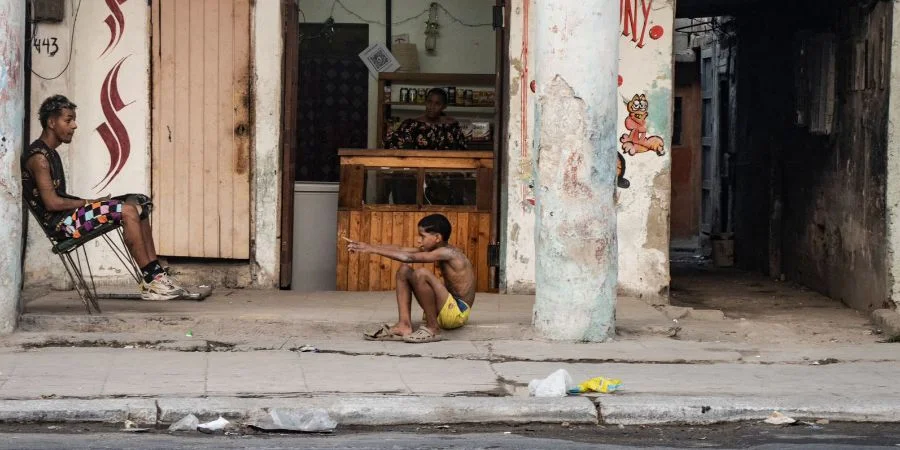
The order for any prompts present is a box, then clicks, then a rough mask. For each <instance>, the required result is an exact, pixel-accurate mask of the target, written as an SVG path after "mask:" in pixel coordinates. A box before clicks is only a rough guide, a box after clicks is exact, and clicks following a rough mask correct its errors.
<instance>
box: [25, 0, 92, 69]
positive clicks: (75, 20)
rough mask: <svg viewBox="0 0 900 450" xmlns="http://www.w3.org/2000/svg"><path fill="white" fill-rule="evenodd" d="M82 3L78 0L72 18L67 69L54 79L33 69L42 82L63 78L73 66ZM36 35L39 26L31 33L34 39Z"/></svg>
mask: <svg viewBox="0 0 900 450" xmlns="http://www.w3.org/2000/svg"><path fill="white" fill-rule="evenodd" d="M81 2H82V0H78V6H77V7H76V8H75V13H74V14H73V18H72V33H71V36H70V37H69V58H68V59H67V60H66V65H65V67H63V68H62V70H61V71H60V72H59V73H58V74H56V76H53V77H45V76H43V75H41V74H39V73H37V72H35V71H34V69H31V73H33V74H34V75H35V76H36V77H38V78H40V79H42V80H47V81H52V80H55V79H57V78H59V77H61V76H62V75H63V74H64V73H66V70H69V65H70V64H72V50H73V49H74V48H75V25H76V24H78V12H79V11H81ZM73 3H74V2H73ZM35 33H37V24H35V26H34V29H33V30H32V32H31V38H32V39H34V36H35ZM28 45H31V42H29V43H28Z"/></svg>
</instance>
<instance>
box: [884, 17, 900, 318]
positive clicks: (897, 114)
mask: <svg viewBox="0 0 900 450" xmlns="http://www.w3.org/2000/svg"><path fill="white" fill-rule="evenodd" d="M893 7H894V11H893V26H892V27H893V31H892V36H893V40H892V41H891V59H890V61H891V72H890V73H891V77H890V85H889V86H890V94H889V96H888V120H887V134H888V136H887V150H888V151H887V192H886V193H885V194H886V201H887V204H886V205H885V206H886V208H887V243H888V246H887V261H886V263H887V270H888V289H889V292H890V300H891V301H892V302H893V305H892V306H893V307H894V309H898V310H900V0H894V4H893Z"/></svg>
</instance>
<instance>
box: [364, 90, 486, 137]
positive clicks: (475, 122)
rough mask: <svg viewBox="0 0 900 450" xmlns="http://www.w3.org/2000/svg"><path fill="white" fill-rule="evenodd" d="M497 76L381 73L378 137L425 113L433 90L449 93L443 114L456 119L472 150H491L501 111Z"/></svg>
mask: <svg viewBox="0 0 900 450" xmlns="http://www.w3.org/2000/svg"><path fill="white" fill-rule="evenodd" d="M495 83H496V75H494V74H440V73H409V72H393V73H382V74H380V76H379V78H378V105H379V108H377V109H378V118H377V119H378V122H377V123H378V136H380V138H379V140H381V139H384V136H386V135H387V133H389V132H390V131H391V130H392V129H393V128H394V127H395V126H397V125H399V123H400V122H401V121H403V120H405V119H409V118H413V117H416V116H418V115H420V114H422V113H424V112H425V95H426V93H427V92H428V91H429V90H430V89H432V88H440V89H443V90H444V92H446V93H447V97H448V98H447V108H446V109H445V110H444V112H445V113H446V114H448V115H451V116H453V117H455V118H456V119H457V120H459V122H460V125H462V128H463V132H464V133H466V137H467V141H468V146H469V148H470V149H473V150H476V149H477V150H492V149H493V148H494V147H495V145H496V143H495V141H496V139H495V134H496V133H495V131H494V130H496V124H497V123H498V119H499V117H498V114H499V110H498V108H497V107H496V104H495V103H496V95H495Z"/></svg>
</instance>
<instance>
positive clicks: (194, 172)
mask: <svg viewBox="0 0 900 450" xmlns="http://www.w3.org/2000/svg"><path fill="white" fill-rule="evenodd" d="M187 3H190V5H191V6H190V13H189V14H190V28H189V35H188V41H187V42H185V44H186V45H187V46H188V52H189V56H188V61H186V64H187V65H188V77H189V80H188V90H187V91H182V95H185V96H186V97H188V108H190V109H189V110H188V122H187V125H188V128H187V129H185V134H187V142H188V146H187V147H186V148H185V150H186V151H187V153H188V164H189V168H188V190H187V191H185V192H182V195H184V196H185V200H186V201H187V202H186V203H187V205H188V206H187V207H186V208H184V209H182V210H181V212H182V214H184V215H185V219H186V220H187V222H188V233H189V236H188V245H189V246H188V255H190V256H203V231H204V230H203V215H204V206H203V200H204V197H203V178H204V173H203V172H204V170H203V143H204V139H203V134H204V130H203V112H204V111H203V106H204V104H203V84H204V83H203V81H204V80H203V76H204V75H205V73H204V71H203V62H204V60H203V50H204V48H203V37H204V36H203V26H204V23H205V22H206V21H205V20H204V19H205V15H204V13H203V6H204V5H203V2H202V1H200V2H198V1H196V0H195V1H192V2H187Z"/></svg>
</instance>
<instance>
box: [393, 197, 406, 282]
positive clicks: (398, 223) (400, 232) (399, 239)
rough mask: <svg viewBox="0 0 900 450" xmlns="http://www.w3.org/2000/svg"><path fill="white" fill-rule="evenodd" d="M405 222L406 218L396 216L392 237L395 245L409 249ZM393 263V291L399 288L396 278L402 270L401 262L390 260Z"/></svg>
mask: <svg viewBox="0 0 900 450" xmlns="http://www.w3.org/2000/svg"><path fill="white" fill-rule="evenodd" d="M404 222H405V216H404V215H403V214H400V213H395V214H394V224H393V225H394V234H393V236H392V242H391V244H393V245H399V246H401V247H408V246H407V245H406V235H405V234H404V226H403V225H404ZM388 261H390V262H391V289H396V288H397V279H396V278H395V276H396V274H397V271H398V270H400V262H399V261H394V260H388Z"/></svg>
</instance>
